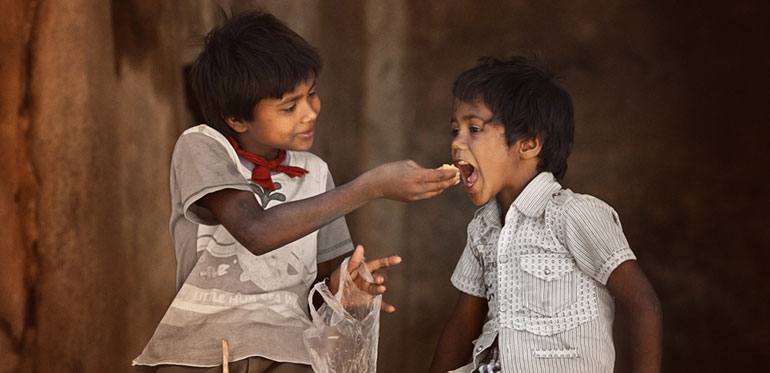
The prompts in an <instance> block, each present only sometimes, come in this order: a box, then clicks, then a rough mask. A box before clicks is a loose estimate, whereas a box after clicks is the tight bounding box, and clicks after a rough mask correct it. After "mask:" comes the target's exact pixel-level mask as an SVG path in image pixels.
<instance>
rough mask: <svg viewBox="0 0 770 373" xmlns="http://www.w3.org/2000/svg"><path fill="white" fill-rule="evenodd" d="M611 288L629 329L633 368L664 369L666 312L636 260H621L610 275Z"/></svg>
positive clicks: (645, 370) (640, 369)
mask: <svg viewBox="0 0 770 373" xmlns="http://www.w3.org/2000/svg"><path fill="white" fill-rule="evenodd" d="M607 288H608V289H609V291H610V293H612V295H613V296H614V297H615V306H616V310H617V312H618V313H621V312H622V313H623V314H624V315H623V317H622V318H621V319H622V320H625V321H626V325H621V327H624V328H626V330H628V337H629V340H628V341H627V342H620V343H628V344H629V345H630V347H631V348H630V351H631V354H632V356H631V364H632V365H631V366H632V369H633V370H632V371H633V372H635V373H639V372H660V363H661V355H662V350H663V347H662V345H663V338H662V329H663V314H662V311H661V306H660V301H659V300H658V296H657V295H655V290H653V288H652V285H650V282H649V281H648V280H647V277H646V276H645V275H644V272H642V269H641V267H639V264H638V263H637V262H636V261H635V260H629V261H626V262H623V263H622V264H620V265H619V266H618V267H617V268H616V269H615V270H614V271H613V272H612V274H611V275H610V278H609V280H608V281H607Z"/></svg>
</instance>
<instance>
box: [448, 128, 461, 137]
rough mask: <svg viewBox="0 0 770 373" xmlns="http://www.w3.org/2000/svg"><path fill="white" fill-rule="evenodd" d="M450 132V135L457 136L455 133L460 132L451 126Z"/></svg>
mask: <svg viewBox="0 0 770 373" xmlns="http://www.w3.org/2000/svg"><path fill="white" fill-rule="evenodd" d="M450 133H451V134H452V137H457V134H458V133H460V130H459V129H457V128H452V132H450Z"/></svg>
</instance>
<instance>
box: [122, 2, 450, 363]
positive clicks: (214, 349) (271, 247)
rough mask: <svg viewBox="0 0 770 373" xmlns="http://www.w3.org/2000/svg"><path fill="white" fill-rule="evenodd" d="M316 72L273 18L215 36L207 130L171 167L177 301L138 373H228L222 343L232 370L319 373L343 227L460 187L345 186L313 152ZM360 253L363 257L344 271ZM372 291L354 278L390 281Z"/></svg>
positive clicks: (437, 177)
mask: <svg viewBox="0 0 770 373" xmlns="http://www.w3.org/2000/svg"><path fill="white" fill-rule="evenodd" d="M320 70H321V61H320V57H319V56H318V54H317V52H316V51H315V49H314V48H313V47H311V46H310V45H309V44H308V43H307V42H306V41H305V40H303V39H302V38H301V37H300V36H299V35H297V34H296V33H294V32H293V31H292V30H290V29H289V28H288V27H286V26H285V25H284V24H283V23H281V22H280V21H279V20H277V19H276V18H275V17H273V16H272V15H270V14H266V13H259V12H250V13H244V14H242V15H238V16H235V17H234V18H232V19H231V20H229V21H228V22H227V23H226V24H225V25H223V26H222V27H221V28H218V29H214V30H213V31H212V32H211V33H210V34H209V35H208V37H207V39H206V44H205V47H204V49H203V51H202V52H201V54H200V55H199V57H198V59H197V60H196V61H195V64H194V65H193V68H192V70H191V82H192V85H193V90H194V92H195V94H196V96H197V98H198V100H199V102H200V105H201V109H202V111H203V114H204V116H205V118H206V121H207V122H208V125H199V126H196V127H193V128H190V129H188V130H187V131H185V132H184V133H183V134H182V135H181V136H180V137H179V140H178V141H177V144H176V146H175V148H174V153H173V157H172V167H171V175H170V176H171V200H172V215H171V221H170V230H171V237H172V241H173V243H174V249H175V253H176V256H177V289H178V292H177V295H176V297H175V298H174V300H173V302H172V303H171V305H170V307H169V309H168V311H167V312H166V314H165V316H164V317H163V319H162V320H161V322H160V324H159V325H158V327H157V329H156V330H155V333H154V335H153V336H152V338H151V339H150V341H149V343H148V344H147V346H146V347H145V349H144V351H143V352H142V354H141V355H139V356H138V357H137V358H136V359H135V360H134V365H135V366H136V368H135V370H136V371H137V372H216V371H222V367H221V361H222V360H221V359H222V340H223V339H226V340H227V341H228V343H229V355H230V360H231V361H232V362H233V363H231V364H230V371H231V372H246V371H248V372H263V371H270V372H310V371H312V369H311V367H310V365H309V363H310V360H309V356H308V353H307V352H306V350H305V348H304V346H303V343H302V339H301V335H302V331H303V330H304V329H306V328H307V327H308V326H310V321H309V318H308V314H307V312H308V305H307V295H308V291H309V289H310V287H311V286H312V285H313V284H314V282H316V281H319V280H321V279H324V278H329V286H330V288H331V290H332V291H333V292H336V290H337V288H338V284H337V282H338V278H339V276H338V275H337V271H338V270H339V269H337V270H334V266H333V264H332V261H333V260H335V261H337V260H339V259H338V258H339V257H340V256H341V255H344V254H347V253H349V252H350V251H351V250H353V246H352V244H351V240H350V236H349V233H348V229H347V226H346V224H345V221H344V218H343V216H344V215H345V214H347V213H349V212H351V211H353V210H354V209H356V208H358V207H360V206H362V205H364V204H365V203H367V202H369V201H372V200H374V199H378V198H387V199H392V200H398V201H413V200H418V199H423V198H430V197H433V196H435V195H437V194H439V193H441V191H443V190H444V189H445V188H447V187H449V186H450V185H452V184H453V183H454V182H455V181H456V180H459V179H458V178H459V176H458V175H457V172H456V171H446V170H432V169H431V170H426V169H423V168H421V167H419V166H417V165H416V164H415V163H414V162H411V161H402V162H394V163H389V164H385V165H382V166H379V167H377V168H375V169H373V170H370V171H368V172H366V173H364V174H363V175H361V176H359V177H358V178H356V179H355V180H353V181H351V182H350V183H347V184H345V185H342V186H340V187H337V188H335V187H334V183H333V182H332V178H331V175H330V173H329V170H328V169H327V166H326V163H325V162H324V161H322V160H321V159H320V158H318V157H317V156H315V155H313V154H311V153H308V152H306V151H307V150H308V149H309V148H310V147H311V145H312V144H313V139H314V135H315V132H314V128H315V119H316V117H317V115H318V113H319V111H320V109H321V103H320V100H319V97H318V94H317V93H316V87H315V82H316V77H317V76H318V73H319V72H320ZM363 255H364V252H363V248H362V247H360V246H359V247H357V248H356V250H355V252H354V253H353V255H352V258H351V261H350V265H349V266H348V268H347V270H348V271H351V273H354V269H355V268H357V266H358V264H359V263H361V261H362V260H363ZM400 260H401V259H400V258H399V257H398V256H391V257H386V258H382V259H376V260H370V261H367V267H368V268H369V269H370V270H371V271H376V270H378V269H380V268H382V267H387V266H391V265H395V264H398V263H399V262H400ZM332 270H334V273H332ZM375 282H376V283H375V284H371V283H366V282H364V281H363V280H362V279H361V278H360V276H359V277H358V279H357V285H358V286H359V287H361V288H362V289H365V290H367V291H369V292H370V293H372V294H382V293H383V292H384V291H385V286H384V285H383V282H384V277H383V276H382V275H380V274H376V273H375ZM383 310H384V311H386V312H393V311H394V310H395V308H394V307H393V306H392V305H390V304H387V303H385V302H383Z"/></svg>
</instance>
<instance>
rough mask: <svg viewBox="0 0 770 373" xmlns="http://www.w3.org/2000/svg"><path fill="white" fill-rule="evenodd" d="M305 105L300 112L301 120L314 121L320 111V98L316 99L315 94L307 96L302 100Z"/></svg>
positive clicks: (304, 121)
mask: <svg viewBox="0 0 770 373" xmlns="http://www.w3.org/2000/svg"><path fill="white" fill-rule="evenodd" d="M304 102H305V103H306V105H302V106H304V107H305V108H304V111H303V112H302V118H301V119H302V122H303V123H307V122H311V121H314V120H315V118H317V117H318V113H319V112H320V111H321V100H320V99H318V97H317V96H314V97H308V98H307V99H306V100H304Z"/></svg>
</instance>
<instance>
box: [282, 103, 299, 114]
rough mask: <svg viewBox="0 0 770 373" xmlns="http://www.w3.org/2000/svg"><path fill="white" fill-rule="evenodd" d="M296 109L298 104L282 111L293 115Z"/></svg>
mask: <svg viewBox="0 0 770 373" xmlns="http://www.w3.org/2000/svg"><path fill="white" fill-rule="evenodd" d="M296 108H297V104H296V103H295V104H292V105H291V106H289V107H287V108H283V109H281V111H283V112H286V113H291V112H292V111H294V109H296Z"/></svg>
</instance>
